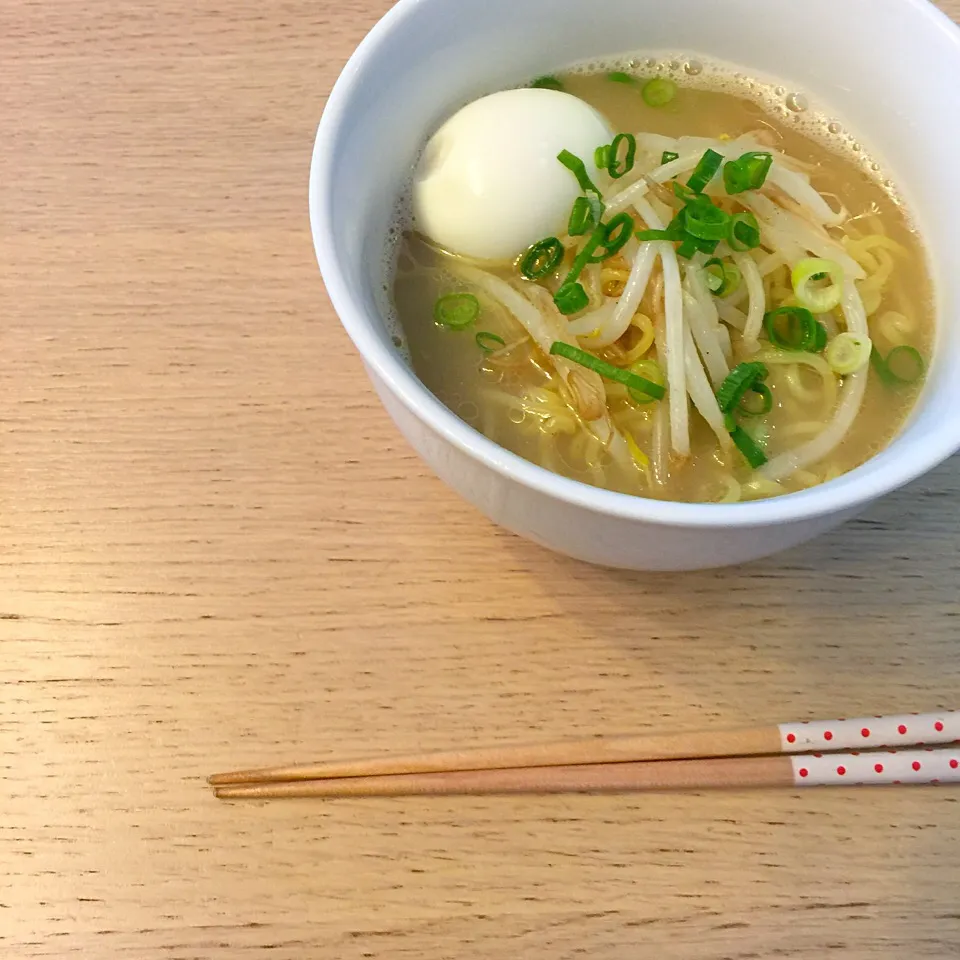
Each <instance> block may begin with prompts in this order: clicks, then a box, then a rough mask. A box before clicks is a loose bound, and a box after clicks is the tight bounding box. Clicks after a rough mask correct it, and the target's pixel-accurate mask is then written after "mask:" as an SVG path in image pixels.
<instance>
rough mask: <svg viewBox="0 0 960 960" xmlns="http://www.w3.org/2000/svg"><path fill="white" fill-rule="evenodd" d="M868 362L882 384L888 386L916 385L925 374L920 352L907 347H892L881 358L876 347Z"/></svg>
mask: <svg viewBox="0 0 960 960" xmlns="http://www.w3.org/2000/svg"><path fill="white" fill-rule="evenodd" d="M870 362H871V363H872V364H873V367H874V369H875V370H876V371H877V373H878V374H879V376H880V379H881V380H883V382H884V383H887V384H889V385H890V386H900V385H902V384H910V383H916V382H917V381H918V380H919V379H920V378H921V377H922V376H923V375H924V373H925V372H926V364H925V363H924V362H923V357H922V356H921V355H920V351H919V350H916V349H914V348H913V347H908V346H899V347H894V348H893V349H892V350H891V351H890V352H889V353H888V354H887V356H886V359H884V358H883V356H882V355H881V353H880V351H879V350H877V348H876V347H874V348H873V350H872V351H871V353H870Z"/></svg>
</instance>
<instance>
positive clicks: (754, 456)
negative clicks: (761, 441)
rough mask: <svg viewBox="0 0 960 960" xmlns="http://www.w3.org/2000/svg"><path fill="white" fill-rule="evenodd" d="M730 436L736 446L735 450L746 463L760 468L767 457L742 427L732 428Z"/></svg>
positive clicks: (754, 467)
mask: <svg viewBox="0 0 960 960" xmlns="http://www.w3.org/2000/svg"><path fill="white" fill-rule="evenodd" d="M730 436H731V437H732V438H733V442H734V443H735V444H736V447H737V449H738V450H739V451H740V452H741V453H742V454H743V456H744V459H745V460H746V461H747V463H749V464H750V466H751V467H753V469H754V470H756V469H757V467H762V466H763V465H764V464H765V463H766V462H767V455H766V454H765V453H764V452H763V451H762V450H761V449H760V447H759V446H758V445H757V441H756V440H754V439H753V437H751V436H750V434H749V433H747V431H746V430H744V429H743V427H734V428H733V430H731V431H730Z"/></svg>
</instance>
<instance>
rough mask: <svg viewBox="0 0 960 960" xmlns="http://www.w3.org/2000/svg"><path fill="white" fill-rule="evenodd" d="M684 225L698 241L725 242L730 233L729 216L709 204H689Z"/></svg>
mask: <svg viewBox="0 0 960 960" xmlns="http://www.w3.org/2000/svg"><path fill="white" fill-rule="evenodd" d="M684 223H685V225H686V228H687V233H689V234H690V235H691V236H693V237H696V238H697V239H698V240H725V239H726V238H727V236H728V234H729V232H730V214H729V213H726V212H725V211H723V210H721V209H720V208H719V207H715V206H714V205H713V204H712V203H709V202H707V203H691V204H689V205H688V206H687V213H686V216H685V218H684Z"/></svg>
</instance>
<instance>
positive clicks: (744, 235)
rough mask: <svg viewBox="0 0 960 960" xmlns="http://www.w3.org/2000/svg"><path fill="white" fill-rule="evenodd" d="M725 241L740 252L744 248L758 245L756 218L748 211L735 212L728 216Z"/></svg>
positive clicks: (758, 234) (748, 248) (758, 236)
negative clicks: (728, 224)
mask: <svg viewBox="0 0 960 960" xmlns="http://www.w3.org/2000/svg"><path fill="white" fill-rule="evenodd" d="M727 243H729V244H730V248H731V249H732V250H736V251H737V252H738V253H742V252H743V251H744V250H753V249H754V247H759V246H760V224H759V223H757V218H756V217H755V216H754V215H753V214H752V213H751V212H750V211H749V210H744V211H742V212H741V213H735V214H734V215H733V216H732V217H731V218H730V233H729V235H728V236H727Z"/></svg>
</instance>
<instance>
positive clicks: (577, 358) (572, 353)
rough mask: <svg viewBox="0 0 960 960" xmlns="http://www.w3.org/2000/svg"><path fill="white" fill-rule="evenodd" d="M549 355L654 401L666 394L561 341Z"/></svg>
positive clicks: (632, 374) (645, 381)
mask: <svg viewBox="0 0 960 960" xmlns="http://www.w3.org/2000/svg"><path fill="white" fill-rule="evenodd" d="M550 353H551V354H553V355H554V356H557V357H564V358H565V359H567V360H572V361H573V362H574V363H579V364H580V366H582V367H586V368H587V369H588V370H593V372H594V373H599V374H600V376H601V377H604V378H606V379H607V380H613V381H615V382H616V383H622V384H624V385H625V386H627V387H633V389H634V390H638V391H640V392H641V393H645V394H647V396H650V397H653V399H654V400H662V399H663V397H664V395H665V394H666V390H665V389H664V388H663V386H661V385H660V384H659V383H654V382H653V381H652V380H647V379H646V378H644V377H640V376H638V375H637V374H635V373H631V372H630V371H629V370H624V369H622V368H621V367H615V366H614V365H613V364H612V363H607V362H606V361H605V360H601V359H600V358H599V357H595V356H594V355H593V354H592V353H587V351H586V350H581V349H580V348H579V347H573V346H571V345H570V344H569V343H563V341H561V340H557V341H556V342H555V343H554V344H553V346H551V347H550Z"/></svg>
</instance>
